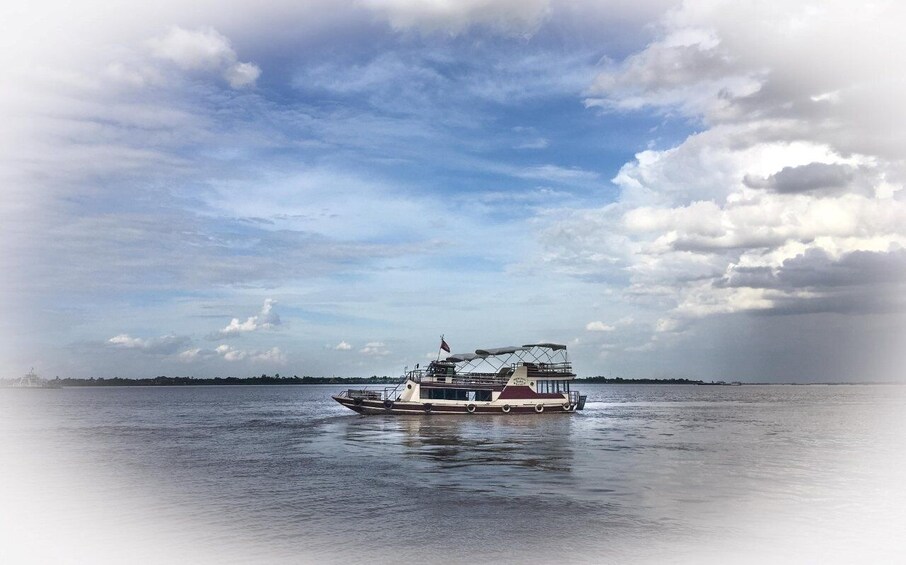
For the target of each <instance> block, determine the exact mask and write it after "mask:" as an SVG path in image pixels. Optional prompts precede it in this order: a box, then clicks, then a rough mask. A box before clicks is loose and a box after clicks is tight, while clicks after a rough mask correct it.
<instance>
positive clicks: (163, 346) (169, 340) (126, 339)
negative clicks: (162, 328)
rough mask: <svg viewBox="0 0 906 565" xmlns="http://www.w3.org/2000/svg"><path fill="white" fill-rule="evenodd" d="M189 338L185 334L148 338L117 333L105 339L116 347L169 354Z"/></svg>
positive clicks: (156, 353) (184, 343)
mask: <svg viewBox="0 0 906 565" xmlns="http://www.w3.org/2000/svg"><path fill="white" fill-rule="evenodd" d="M189 342H191V339H190V338H189V337H187V336H177V335H164V336H160V337H154V338H150V339H142V338H138V337H132V336H130V335H129V334H119V335H116V336H114V337H111V338H110V339H108V340H107V344H108V345H110V346H111V347H116V348H118V349H134V350H137V351H141V352H142V353H148V354H151V355H170V354H173V353H175V352H176V351H178V350H179V349H180V348H181V347H185V346H186V345H187V344H188V343H189Z"/></svg>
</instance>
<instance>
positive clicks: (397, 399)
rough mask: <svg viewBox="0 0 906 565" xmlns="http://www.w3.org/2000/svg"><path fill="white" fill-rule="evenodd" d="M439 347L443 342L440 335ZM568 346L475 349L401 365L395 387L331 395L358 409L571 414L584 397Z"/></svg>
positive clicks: (364, 411)
mask: <svg viewBox="0 0 906 565" xmlns="http://www.w3.org/2000/svg"><path fill="white" fill-rule="evenodd" d="M441 347H442V348H445V349H449V348H447V347H446V342H444V341H443V340H441ZM575 377H576V375H575V373H573V371H572V365H571V364H570V362H569V358H568V356H567V352H566V346H565V345H560V344H556V343H530V344H527V345H522V346H520V347H498V348H493V349H476V350H475V352H474V353H459V354H454V355H450V356H448V357H446V358H445V359H440V356H439V355H438V359H437V360H435V361H431V362H430V363H429V364H428V366H427V367H424V368H419V366H418V365H416V367H415V369H412V370H408V368H407V369H406V370H405V371H404V374H403V377H402V379H401V381H400V382H399V383H398V384H397V385H396V386H395V387H392V388H391V387H385V388H383V389H376V388H371V389H369V388H362V389H348V390H345V391H342V392H341V393H339V394H336V395H334V396H332V398H333V399H334V400H336V401H337V402H339V403H340V404H342V405H343V406H345V407H347V408H349V409H351V410H354V411H356V412H358V413H360V414H393V415H405V414H410V415H413V414H462V415H469V414H573V413H575V412H576V411H578V410H583V409H584V408H585V399H586V397H585V396H583V395H581V394H579V392H578V391H576V390H573V389H572V388H571V383H572V382H573V380H574V379H575Z"/></svg>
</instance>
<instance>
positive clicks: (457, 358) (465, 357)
mask: <svg viewBox="0 0 906 565" xmlns="http://www.w3.org/2000/svg"><path fill="white" fill-rule="evenodd" d="M473 359H478V355H476V354H474V353H454V354H453V355H450V356H449V357H447V358H446V359H444V361H450V362H452V363H461V362H463V361H472V360H473Z"/></svg>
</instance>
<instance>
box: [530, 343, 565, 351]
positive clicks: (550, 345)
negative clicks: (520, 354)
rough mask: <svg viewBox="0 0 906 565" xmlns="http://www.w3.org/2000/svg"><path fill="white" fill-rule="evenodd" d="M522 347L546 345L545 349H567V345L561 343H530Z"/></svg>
mask: <svg viewBox="0 0 906 565" xmlns="http://www.w3.org/2000/svg"><path fill="white" fill-rule="evenodd" d="M522 347H524V348H526V349H528V348H529V347H544V348H545V349H553V350H554V351H559V350H561V349H566V346H565V345H560V344H559V343H528V344H526V345H523V346H522Z"/></svg>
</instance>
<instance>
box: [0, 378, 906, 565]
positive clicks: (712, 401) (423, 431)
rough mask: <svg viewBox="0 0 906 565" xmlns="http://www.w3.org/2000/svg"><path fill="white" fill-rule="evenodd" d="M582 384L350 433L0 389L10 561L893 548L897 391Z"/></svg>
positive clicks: (203, 404) (390, 420)
mask: <svg viewBox="0 0 906 565" xmlns="http://www.w3.org/2000/svg"><path fill="white" fill-rule="evenodd" d="M584 388H585V391H583V392H587V393H588V394H589V399H588V404H587V406H586V410H585V411H584V412H581V413H578V414H575V415H565V414H556V415H554V414H550V415H548V414H545V415H542V416H534V415H532V416H515V415H509V416H504V415H500V416H439V415H433V416H411V417H390V416H386V417H385V416H359V415H357V414H354V413H353V412H350V411H348V410H346V409H345V408H343V407H341V406H339V405H338V404H336V403H334V402H333V401H332V400H330V398H329V396H330V394H332V393H334V392H336V391H338V390H340V388H339V387H330V386H269V387H268V386H262V387H238V386H236V387H174V388H145V387H142V388H138V387H136V388H82V389H79V388H69V389H62V390H0V409H2V413H0V422H2V429H3V433H4V436H3V437H4V441H3V457H4V459H5V460H6V461H7V462H8V463H7V464H6V468H7V472H6V477H7V480H6V481H5V484H6V487H5V489H4V490H3V493H4V497H6V498H7V499H8V500H7V504H6V507H7V508H8V509H9V508H16V509H17V511H16V512H17V515H16V516H14V517H13V516H11V515H10V511H8V512H7V513H6V515H5V517H4V521H5V523H4V524H3V526H4V527H5V529H6V530H7V531H12V532H13V533H12V534H9V535H13V536H16V539H15V540H13V542H14V543H13V545H16V544H18V546H19V549H18V550H17V551H18V553H15V554H14V555H13V557H15V558H16V559H19V560H26V561H27V560H28V553H27V552H23V551H22V547H23V544H37V545H42V544H43V545H46V546H47V547H48V548H51V549H47V551H50V552H51V553H53V552H57V553H60V552H63V551H64V550H63V549H61V548H60V547H54V540H55V539H57V540H64V539H67V540H68V539H70V538H71V539H72V540H75V541H73V542H71V546H70V547H67V548H66V549H65V552H64V553H62V557H61V559H62V560H63V561H68V560H71V561H81V562H93V561H95V560H98V559H110V560H113V561H116V560H118V559H120V558H128V559H131V560H135V561H148V562H172V561H173V559H174V558H175V557H185V558H187V559H189V560H191V561H193V562H200V561H211V562H250V561H260V562H269V563H274V562H276V563H281V562H286V563H290V562H293V563H307V562H344V563H364V562H400V561H410V560H412V561H415V560H421V561H425V562H431V563H433V562H453V563H458V562H463V563H465V562H489V561H504V562H510V561H530V562H548V561H551V560H554V559H561V560H564V561H568V562H602V561H610V562H700V561H713V562H724V561H726V560H727V559H729V558H732V559H733V560H734V561H736V562H740V561H742V562H763V561H767V560H771V561H785V562H827V561H840V562H850V561H857V560H862V559H875V560H880V561H888V560H891V561H893V560H896V556H898V555H900V554H901V553H902V552H904V551H906V544H904V542H903V540H902V533H901V531H902V529H903V527H904V525H906V512H904V507H906V496H904V487H903V481H904V479H906V470H904V467H903V465H902V463H903V460H904V458H903V455H902V453H903V448H904V447H906V444H904V438H906V429H904V416H903V415H904V414H906V394H904V389H906V387H897V386H742V387H702V386H698V387H696V386H631V385H586V386H585V387H584ZM23 521H25V522H29V523H30V525H29V527H28V528H27V529H26V528H22V526H21V524H22V523H23ZM10 528H12V530H10ZM55 532H59V537H57V536H56V535H55ZM67 536H69V537H67ZM24 538H25V541H23V539H24ZM67 543H70V542H67ZM57 545H59V544H57ZM37 555H42V554H41V553H38V554H37ZM54 555H56V553H55V554H54ZM23 556H24V557H23ZM0 557H2V554H0Z"/></svg>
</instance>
